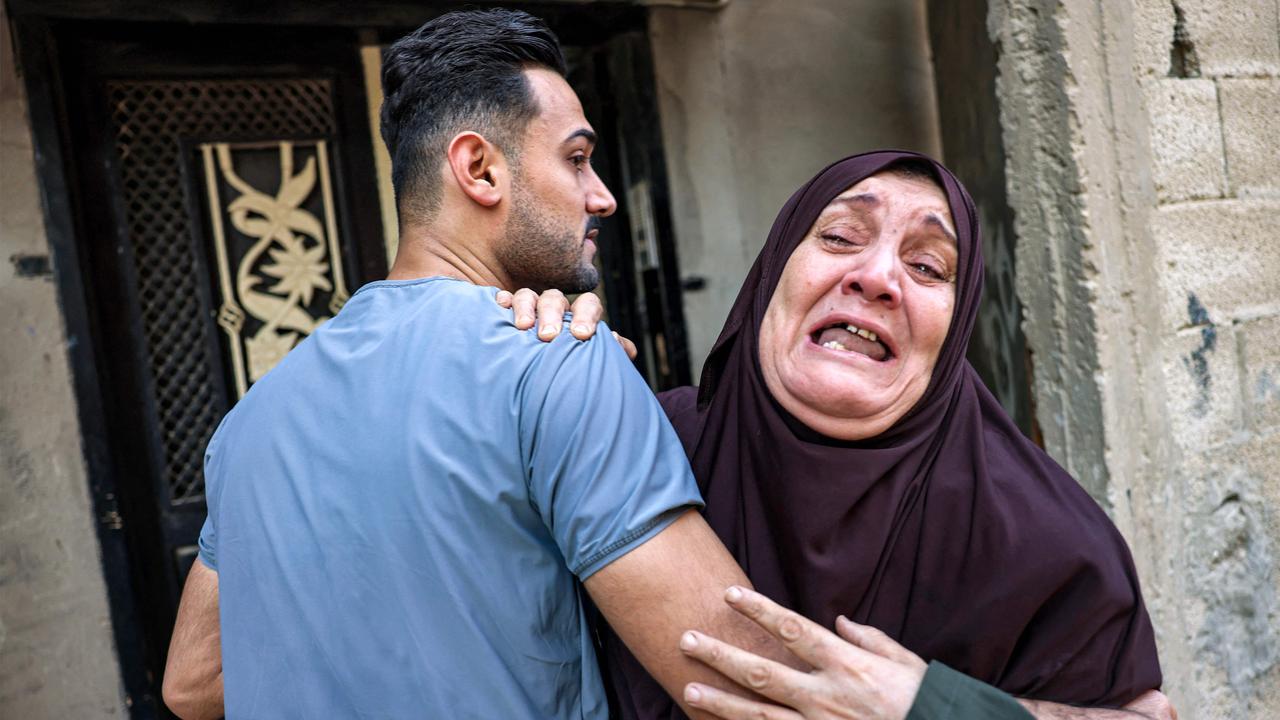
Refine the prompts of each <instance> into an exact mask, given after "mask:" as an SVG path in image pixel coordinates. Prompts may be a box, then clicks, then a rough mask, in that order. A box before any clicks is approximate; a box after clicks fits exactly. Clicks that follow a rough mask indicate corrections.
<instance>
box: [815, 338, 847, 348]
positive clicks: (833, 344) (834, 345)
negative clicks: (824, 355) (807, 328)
mask: <svg viewBox="0 0 1280 720" xmlns="http://www.w3.org/2000/svg"><path fill="white" fill-rule="evenodd" d="M822 347H824V348H826V349H828V350H848V349H849V348H846V347H845V346H844V345H842V344H841V343H840V341H839V340H830V341H827V342H824V343H822Z"/></svg>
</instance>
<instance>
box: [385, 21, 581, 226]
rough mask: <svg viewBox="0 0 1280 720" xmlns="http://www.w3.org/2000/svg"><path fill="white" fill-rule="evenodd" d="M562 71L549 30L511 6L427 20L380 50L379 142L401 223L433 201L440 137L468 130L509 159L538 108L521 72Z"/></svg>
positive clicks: (430, 208) (435, 204)
mask: <svg viewBox="0 0 1280 720" xmlns="http://www.w3.org/2000/svg"><path fill="white" fill-rule="evenodd" d="M528 67H544V68H547V69H550V70H553V71H555V72H558V73H560V74H561V75H564V74H565V62H564V55H563V54H562V53H561V51H560V42H559V40H557V39H556V36H555V34H554V33H552V32H551V30H550V28H548V27H547V26H546V24H545V23H543V22H542V21H541V20H539V19H538V18H536V17H534V16H532V15H530V14H528V13H526V12H521V11H519V10H501V9H497V10H467V11H459V12H451V13H448V14H446V15H441V16H440V17H438V18H435V19H433V20H430V21H428V22H427V23H425V24H424V25H423V26H422V27H420V28H418V29H417V30H414V31H413V32H411V33H409V34H408V35H406V36H404V37H403V38H400V39H399V40H397V41H396V42H395V43H394V44H392V45H391V47H389V48H388V49H387V52H386V54H385V55H384V57H383V65H382V95H383V100H382V140H383V141H384V142H385V143H386V144H387V151H388V152H389V153H390V154H391V183H392V185H393V186H394V187H395V192H396V206H397V208H398V209H399V211H400V215H401V220H402V223H403V222H404V221H405V220H410V221H423V220H427V219H430V218H431V216H432V215H434V213H435V211H436V210H437V209H438V208H439V205H440V198H441V193H442V188H441V187H440V180H439V168H440V161H441V159H442V156H443V154H444V152H445V149H446V143H448V142H449V140H450V139H452V138H453V136H454V135H456V134H457V133H459V132H462V131H464V130H474V131H475V132H478V133H480V134H481V135H483V136H484V137H485V139H486V140H488V141H489V142H492V143H494V144H495V145H497V146H498V147H500V148H501V149H502V152H503V154H504V155H506V156H507V159H508V161H509V162H511V163H513V164H514V163H515V162H516V161H517V156H518V154H519V143H520V138H521V136H522V135H523V133H524V130H525V128H526V127H527V126H528V124H529V121H530V120H531V119H533V117H534V116H535V115H537V113H538V106H537V100H536V99H535V98H534V97H533V93H532V92H531V90H530V88H529V85H528V83H527V82H526V81H525V77H524V75H523V70H524V69H525V68H528Z"/></svg>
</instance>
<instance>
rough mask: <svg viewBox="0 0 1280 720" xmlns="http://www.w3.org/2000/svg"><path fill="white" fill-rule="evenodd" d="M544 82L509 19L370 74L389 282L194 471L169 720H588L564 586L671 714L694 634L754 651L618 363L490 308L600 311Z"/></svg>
mask: <svg viewBox="0 0 1280 720" xmlns="http://www.w3.org/2000/svg"><path fill="white" fill-rule="evenodd" d="M564 71H565V70H564V60H563V58H562V56H561V53H560V49H559V46H558V44H557V41H556V39H555V37H554V36H553V35H552V34H551V32H550V31H549V30H548V29H547V28H546V26H545V25H543V24H542V22H541V21H539V20H537V19H535V18H533V17H531V16H529V15H527V14H525V13H522V12H515V11H508V10H499V11H484V12H462V13H452V14H449V15H445V16H442V17H440V18H437V19H435V20H433V21H431V22H429V23H427V24H426V25H424V26H423V27H422V28H420V29H419V30H417V31H416V32H414V33H412V34H410V35H409V36H407V37H405V38H404V39H402V40H400V41H399V42H397V43H395V44H394V45H393V46H392V47H391V48H390V50H389V52H388V54H387V57H386V65H385V69H384V75H383V84H384V93H385V98H386V99H385V102H384V105H383V112H382V131H383V136H384V139H385V140H386V143H387V146H388V148H389V150H390V151H391V156H392V168H393V182H394V186H395V189H396V201H397V207H398V210H399V215H400V230H401V233H400V237H401V240H400V248H399V252H398V254H397V256H396V259H395V262H394V264H393V266H392V268H391V272H390V275H389V277H388V280H386V281H380V282H376V283H371V284H369V285H367V286H365V287H363V288H361V289H360V290H359V291H358V292H357V293H356V294H355V295H354V296H353V297H352V298H351V300H350V301H349V302H348V304H347V305H346V306H345V308H344V309H343V310H342V312H340V313H339V314H338V315H337V316H336V317H334V318H333V319H332V320H330V321H329V322H328V323H326V324H325V325H324V326H323V327H321V328H319V329H318V330H317V331H316V332H315V333H314V334H313V335H312V336H311V337H309V338H308V339H307V340H305V341H304V342H303V343H301V344H300V345H299V346H298V347H297V348H295V349H294V350H293V351H292V352H291V353H290V354H289V355H288V356H287V357H286V358H285V359H284V360H283V361H282V362H281V363H280V365H279V366H278V367H277V368H276V369H274V370H273V371H272V372H271V373H269V374H268V375H267V376H266V377H264V378H263V379H262V380H260V381H259V382H258V383H257V384H255V385H254V387H253V388H252V389H251V390H250V392H249V393H247V394H246V396H245V397H244V398H243V399H242V400H241V401H240V402H239V404H238V405H237V406H236V407H235V408H234V409H233V410H232V411H231V412H230V413H229V414H228V415H227V417H226V418H225V419H224V421H223V423H222V424H221V426H220V427H219V429H218V431H217V432H216V433H215V435H214V437H213V439H212V440H211V441H210V443H209V448H208V450H207V452H206V459H205V477H206V483H207V498H208V503H209V516H208V520H207V521H206V523H205V526H204V529H203V530H202V532H201V536H200V559H199V562H197V563H196V564H195V565H194V567H193V568H192V571H191V574H190V577H189V579H188V581H187V585H186V588H185V590H184V595H183V600H182V604H181V606H180V608H179V614H178V621H177V625H176V628H175V631H174V639H173V644H172V647H171V650H170V657H169V662H168V667H167V670H166V678H165V683H164V697H165V701H166V703H168V704H169V706H170V708H171V709H173V710H174V711H175V712H176V713H178V714H179V715H181V716H183V717H187V718H194V717H217V716H219V715H221V714H223V712H224V711H225V714H226V715H227V716H228V717H230V718H244V717H268V718H282V717H306V718H314V717H422V716H430V717H437V716H441V715H443V714H447V715H448V716H450V717H483V718H497V717H502V718H556V717H564V718H568V717H574V718H578V717H584V718H603V717H605V716H606V714H607V703H606V701H605V695H604V689H603V686H602V683H601V679H600V674H599V671H598V669H597V665H596V660H595V656H594V650H593V647H592V639H591V634H590V631H589V627H588V624H587V621H586V618H585V615H584V611H583V606H582V602H581V598H580V594H579V585H578V583H579V581H581V582H582V587H584V588H585V589H586V591H587V592H588V593H589V594H590V595H591V598H592V599H593V600H594V602H595V604H596V605H597V606H598V607H599V609H600V610H601V611H602V612H603V614H604V615H605V616H606V617H607V618H608V619H609V621H610V622H611V623H612V624H613V625H614V627H616V628H618V630H619V632H620V634H621V636H622V637H623V638H624V639H625V641H626V642H628V643H629V645H630V646H631V647H632V648H633V649H634V651H635V652H636V653H637V655H638V656H639V657H641V658H643V661H644V662H645V663H646V665H647V667H649V669H650V670H651V671H652V672H653V673H654V674H655V676H657V677H659V678H663V679H664V682H666V683H667V687H668V688H669V690H670V691H671V692H673V693H678V692H679V688H680V687H682V686H683V684H684V683H686V682H688V681H690V680H694V679H701V680H702V681H704V682H710V683H719V684H722V685H727V684H728V683H727V681H726V680H724V679H722V678H720V677H719V676H718V675H717V674H716V673H715V672H714V671H712V670H710V669H709V668H706V667H705V666H702V665H700V664H699V663H697V662H696V661H694V660H693V659H691V658H687V657H685V656H684V655H682V654H681V652H680V650H679V648H678V640H679V636H680V633H681V631H683V630H684V629H685V628H686V627H691V626H692V627H699V628H705V629H707V630H708V631H709V632H715V633H717V634H724V635H728V636H729V637H733V638H735V639H736V640H737V641H738V642H740V643H743V644H746V645H749V646H751V647H756V648H764V647H767V645H768V644H769V643H771V642H772V641H771V640H770V639H769V638H768V635H767V634H766V633H763V632H762V631H760V630H759V629H758V628H755V627H753V626H752V624H751V623H750V621H748V620H746V619H745V618H742V617H740V616H737V615H736V614H735V613H734V612H733V611H732V610H731V609H729V608H728V607H726V606H724V605H723V603H721V602H720V595H721V594H722V593H723V590H724V588H725V587H726V586H728V585H731V584H735V583H737V584H744V583H746V582H747V580H746V578H745V576H744V575H743V574H742V571H741V570H740V569H739V568H738V567H737V565H736V564H735V563H734V561H733V559H732V558H731V557H730V556H729V555H728V553H727V552H726V551H725V550H724V548H723V547H722V546H721V545H720V543H719V542H718V541H717V540H716V538H715V536H714V534H713V533H712V532H711V531H710V529H709V528H707V526H706V524H705V522H704V521H703V520H702V518H701V517H700V516H699V514H698V513H697V512H696V509H697V507H699V506H700V505H701V499H700V497H699V496H698V492H697V488H696V485H695V484H694V482H693V478H692V476H691V474H690V472H689V468H688V464H687V462H686V460H685V458H684V455H683V453H682V451H681V449H680V444H679V442H678V441H677V440H676V438H675V436H674V434H673V433H672V431H671V428H670V426H669V425H668V424H667V421H666V418H665V417H664V416H663V413H662V411H661V409H660V408H659V406H658V404H657V402H656V401H655V399H654V398H653V396H652V394H651V393H650V392H649V389H648V387H647V385H646V384H645V383H644V381H643V380H642V379H641V378H640V377H639V375H638V374H637V373H636V372H635V370H634V368H632V367H631V366H630V363H629V361H628V359H627V357H626V355H625V354H624V352H623V351H622V349H620V348H619V347H618V345H617V344H616V343H614V342H613V341H612V340H611V339H600V340H593V341H587V342H578V341H575V340H573V339H572V338H569V337H565V338H564V340H563V341H559V342H553V343H550V344H544V343H541V342H539V341H538V339H537V338H536V337H535V336H534V335H533V334H532V333H525V332H522V331H519V330H517V329H516V328H515V327H514V326H513V325H512V324H511V323H510V321H509V319H508V317H507V313H506V312H505V311H504V310H502V309H501V308H499V307H498V306H497V305H495V304H494V301H493V298H494V293H495V292H496V290H495V288H512V289H514V288H517V287H523V286H529V287H535V288H548V287H558V288H562V289H565V290H570V291H572V290H585V289H588V288H591V287H593V286H594V285H595V284H596V281H597V278H596V273H595V270H594V268H593V267H592V265H591V257H592V253H593V252H594V239H595V235H596V229H595V228H596V223H597V222H598V220H599V219H600V218H603V217H606V216H608V215H610V214H612V213H613V211H614V209H615V202H614V198H613V196H612V195H611V194H610V193H609V191H608V189H607V188H605V186H604V185H603V183H602V182H601V181H600V179H599V178H598V177H597V176H596V175H595V173H594V171H593V170H592V168H591V154H592V152H593V149H594V146H595V141H596V136H595V133H594V132H593V131H592V129H591V126H590V125H589V124H588V123H587V121H586V119H585V118H584V117H583V113H582V108H581V105H580V104H579V102H578V99H577V97H576V96H575V95H574V93H573V91H572V90H571V89H570V87H569V85H568V84H567V83H566V82H565V80H564V77H563V74H564ZM477 326H479V327H481V328H482V329H481V330H480V332H479V333H477V332H476V327H477ZM219 615H220V617H219ZM219 646H220V653H219ZM221 690H225V707H224V706H223V699H222V696H223V693H222V692H220V691H221Z"/></svg>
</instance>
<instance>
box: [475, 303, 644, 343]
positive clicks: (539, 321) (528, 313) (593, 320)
mask: <svg viewBox="0 0 1280 720" xmlns="http://www.w3.org/2000/svg"><path fill="white" fill-rule="evenodd" d="M495 299H496V300H497V302H498V304H499V305H501V306H502V307H504V308H510V309H511V310H512V311H514V312H515V325H516V328H517V329H520V330H528V329H529V328H531V327H533V326H534V325H537V326H538V339H540V340H542V341H543V342H550V341H552V340H554V339H556V336H558V335H559V334H560V332H561V330H563V329H564V314H565V312H566V311H567V312H570V313H573V323H572V325H571V326H570V328H569V332H570V334H572V335H573V336H574V337H575V338H577V339H579V340H586V339H588V338H590V337H591V336H593V335H595V334H596V325H598V324H599V323H600V318H601V317H603V316H604V305H603V304H601V302H600V297H599V296H598V295H596V294H595V293H592V292H585V293H582V294H581V295H579V296H578V297H577V298H575V299H574V301H573V304H572V305H570V304H569V298H567V297H565V295H564V293H562V292H560V291H559V290H547V291H546V292H544V293H542V294H541V295H539V294H538V293H536V292H534V291H532V290H530V289H529V288H521V289H519V290H517V291H515V292H514V293H512V292H508V291H506V290H499V291H498V295H497V297H496V298H495ZM613 337H614V339H615V340H617V341H618V344H619V345H621V346H622V349H623V350H625V351H626V353H627V357H629V358H631V359H632V360H635V359H636V344H635V343H633V342H631V341H630V340H628V339H627V338H624V337H622V336H621V335H619V334H618V333H616V332H615V333H614V334H613Z"/></svg>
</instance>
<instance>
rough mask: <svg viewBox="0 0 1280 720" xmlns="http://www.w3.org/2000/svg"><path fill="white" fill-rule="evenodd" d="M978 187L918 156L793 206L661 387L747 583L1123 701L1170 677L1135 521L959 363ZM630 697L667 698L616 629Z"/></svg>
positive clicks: (793, 603) (841, 165)
mask: <svg viewBox="0 0 1280 720" xmlns="http://www.w3.org/2000/svg"><path fill="white" fill-rule="evenodd" d="M982 271H983V264H982V254H981V242H980V239H979V235H978V226H977V216H976V213H975V211H974V206H973V202H972V200H971V199H970V198H969V196H968V194H967V193H966V192H965V190H964V189H963V187H962V186H961V185H960V183H959V181H958V180H957V179H956V178H955V177H954V176H953V175H952V174H951V173H950V172H949V171H948V170H947V169H946V168H944V167H942V166H941V165H940V164H938V163H936V162H934V161H932V160H930V159H928V158H925V157H924V156H921V155H917V154H914V153H906V152H873V153H867V154H863V155H857V156H853V157H850V158H846V159H844V160H841V161H839V162H837V163H834V164H833V165H831V166H829V167H827V168H826V169H824V170H823V171H822V172H820V173H819V174H818V175H817V176H816V177H814V178H813V179H812V180H810V181H809V182H808V183H807V184H806V185H804V186H803V187H802V188H800V190H798V191H797V192H796V193H795V195H793V196H792V197H791V199H790V200H789V201H788V202H787V204H786V206H784V207H783V209H782V212H781V213H780V214H779V216H778V218H777V220H776V221H775V222H774V225H773V229H772V230H771V231H770V234H769V238H768V241H767V243H766V245H765V247H764V249H763V250H762V252H761V254H760V256H759V258H758V259H757V261H756V263H755V265H754V266H753V267H752V269H751V272H750V274H749V275H748V277H747V280H746V282H745V283H744V285H743V287H742V290H741V292H740V293H739V295H738V299H737V301H736V303H735V304H734V306H733V309H732V311H731V312H730V315H729V318H728V321H727V322H726V323H725V327H724V330H723V331H722V332H721V335H720V338H719V339H718V340H717V342H716V344H715V346H714V347H713V349H712V351H711V353H710V355H709V356H708V359H707V361H706V364H705V367H704V370H703V373H702V382H701V385H700V387H698V388H681V389H677V390H673V391H670V392H667V393H664V394H663V395H661V396H660V399H661V401H662V403H663V406H664V408H665V409H666V411H667V414H668V416H669V417H670V419H671V422H672V424H673V425H674V426H675V428H676V431H677V433H678V434H679V435H680V438H681V440H682V442H683V443H684V446H685V449H686V451H687V452H688V454H689V458H690V462H691V464H692V466H693V470H694V474H695V476H696V477H697V479H698V482H699V485H700V486H701V488H702V492H703V495H704V497H705V499H706V503H707V507H706V518H707V521H708V523H709V524H710V525H711V527H712V528H713V529H714V530H715V531H716V532H717V534H718V535H719V536H720V538H721V539H722V540H723V541H724V543H725V545H726V546H727V547H728V548H729V550H730V552H731V553H733V554H734V556H735V557H736V558H737V560H738V561H739V562H740V563H741V564H742V566H743V568H744V569H745V570H746V572H747V575H748V576H749V577H750V578H751V581H752V583H754V584H755V586H756V589H757V590H759V591H760V592H761V593H763V594H764V595H765V596H768V597H770V598H773V599H774V600H777V601H778V602H779V603H781V604H782V605H784V606H786V607H789V608H792V609H794V610H796V611H798V612H800V613H801V614H803V615H805V616H807V617H809V618H811V619H813V620H814V621H816V622H817V623H818V624H820V625H822V626H823V627H827V628H829V627H832V626H833V624H834V623H835V620H836V618H837V616H839V615H846V616H848V617H850V618H851V619H852V620H854V621H855V622H857V623H861V624H864V625H871V626H874V627H876V628H879V629H881V630H883V631H884V632H885V633H887V634H888V635H889V636H890V637H892V638H894V639H896V640H897V641H899V642H900V643H901V644H902V645H904V646H905V647H906V648H908V649H910V650H911V651H913V652H915V653H916V654H918V655H920V656H921V657H923V658H925V659H926V660H928V659H935V660H939V661H941V662H944V663H946V664H947V665H949V666H951V667H953V668H955V669H957V670H960V671H961V672H963V673H966V674H968V675H970V676H973V677H976V678H978V679H980V680H983V681H986V682H989V683H991V684H993V685H995V686H997V687H999V688H1001V689H1003V690H1005V691H1007V692H1009V693H1011V694H1014V695H1017V696H1023V697H1034V698H1037V699H1044V700H1052V701H1057V702H1064V703H1074V704H1081V705H1095V706H1119V705H1122V704H1124V703H1126V702H1129V701H1131V700H1133V699H1134V698H1135V697H1137V696H1139V695H1140V694H1142V693H1143V692H1145V691H1147V690H1150V689H1153V688H1157V687H1159V685H1160V682H1161V676H1160V670H1159V663H1158V660H1157V657H1156V650H1155V642H1154V637H1153V632H1152V628H1151V624H1150V621H1149V619H1148V617H1147V613H1146V610H1145V608H1144V607H1143V603H1142V598H1141V595H1140V592H1139V589H1138V580H1137V575H1136V573H1135V571H1134V568H1133V564H1132V560H1131V559H1130V556H1129V552H1128V549H1127V547H1126V545H1125V542H1124V540H1123V538H1122V537H1121V536H1120V534H1119V533H1118V532H1117V531H1116V529H1115V527H1114V526H1113V525H1112V523H1111V522H1110V520H1109V519H1108V518H1107V517H1106V515H1105V514H1104V513H1103V512H1102V510H1101V509H1100V508H1099V507H1098V506H1097V504H1096V503H1094V502H1093V500H1092V499H1091V498H1090V497H1089V496H1088V494H1087V493H1085V492H1084V491H1083V490H1082V489H1081V488H1080V486H1079V484H1078V483H1076V482H1075V481H1074V480H1073V479H1072V478H1071V477H1070V476H1069V475H1068V474H1067V473H1066V472H1065V471H1064V470H1063V469H1062V468H1060V467H1059V466H1058V465H1057V464H1056V463H1054V461H1053V460H1052V459H1050V458H1049V457H1048V456H1047V455H1046V454H1045V453H1044V452H1043V451H1042V450H1040V449H1039V448H1038V447H1036V446H1035V445H1034V444H1032V443H1031V442H1030V441H1028V440H1027V439H1026V438H1025V437H1024V436H1023V435H1022V434H1021V433H1020V432H1019V431H1018V429H1017V428H1016V426H1014V424H1013V423H1012V421H1011V420H1010V419H1009V417H1008V416H1007V415H1006V414H1005V412H1004V411H1003V410H1002V409H1001V408H1000V406H999V404H998V403H997V402H996V400H995V399H994V398H993V397H992V396H991V394H990V392H989V391H988V390H987V389H986V388H985V387H984V386H983V384H982V382H981V381H980V380H979V379H978V376H977V374H976V373H975V371H974V370H973V368H972V367H971V366H970V365H969V364H968V362H967V361H966V360H965V350H966V348H967V346H968V342H969V336H970V334H971V332H972V328H973V324H974V320H975V319H976V317H977V311H978V301H979V298H980V295H981V290H982ZM606 646H607V647H606V649H607V656H608V659H609V665H610V672H611V675H612V678H613V681H614V683H615V687H616V689H617V691H618V696H619V701H620V704H621V709H622V712H623V714H624V716H627V717H646V718H651V717H666V716H670V715H674V714H676V712H677V711H676V710H675V709H674V705H673V703H672V702H671V701H670V700H669V699H667V698H666V695H665V694H664V693H663V691H662V690H661V688H660V687H659V686H658V685H657V684H656V683H654V682H653V681H652V680H650V679H649V678H648V677H647V675H645V673H644V671H643V669H642V668H641V667H640V666H639V665H638V664H637V663H636V662H635V661H634V659H632V658H631V656H630V655H629V654H628V653H627V651H626V649H625V647H623V646H622V644H621V643H620V642H617V641H616V639H614V638H607V639H606Z"/></svg>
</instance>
